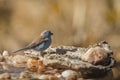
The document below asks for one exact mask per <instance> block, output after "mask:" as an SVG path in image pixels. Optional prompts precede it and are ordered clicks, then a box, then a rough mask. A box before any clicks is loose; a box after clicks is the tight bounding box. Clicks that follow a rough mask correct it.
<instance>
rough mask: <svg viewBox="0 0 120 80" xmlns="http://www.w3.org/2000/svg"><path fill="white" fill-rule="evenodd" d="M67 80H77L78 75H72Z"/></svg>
mask: <svg viewBox="0 0 120 80" xmlns="http://www.w3.org/2000/svg"><path fill="white" fill-rule="evenodd" d="M65 80H77V75H75V74H72V75H69V76H68V77H66V78H65Z"/></svg>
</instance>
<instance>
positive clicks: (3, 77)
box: [0, 73, 11, 80]
mask: <svg viewBox="0 0 120 80" xmlns="http://www.w3.org/2000/svg"><path fill="white" fill-rule="evenodd" d="M9 79H11V75H10V74H9V73H3V74H0V80H9Z"/></svg>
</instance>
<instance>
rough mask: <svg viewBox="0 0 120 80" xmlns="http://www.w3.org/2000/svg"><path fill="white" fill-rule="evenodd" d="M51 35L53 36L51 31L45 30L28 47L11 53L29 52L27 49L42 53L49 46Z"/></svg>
mask: <svg viewBox="0 0 120 80" xmlns="http://www.w3.org/2000/svg"><path fill="white" fill-rule="evenodd" d="M51 35H53V33H52V32H51V31H49V30H45V31H43V32H42V33H41V34H40V36H39V37H38V38H36V39H35V40H33V41H32V43H30V44H29V45H28V46H26V47H24V48H22V49H19V50H17V51H15V52H13V53H17V52H20V51H25V50H29V49H33V50H36V51H41V52H42V51H44V50H45V49H47V48H48V47H49V46H50V44H51V42H52V40H51Z"/></svg>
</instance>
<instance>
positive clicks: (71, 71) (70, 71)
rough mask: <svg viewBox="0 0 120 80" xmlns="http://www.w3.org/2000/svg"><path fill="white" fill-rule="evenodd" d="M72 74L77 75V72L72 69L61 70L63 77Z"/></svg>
mask: <svg viewBox="0 0 120 80" xmlns="http://www.w3.org/2000/svg"><path fill="white" fill-rule="evenodd" d="M73 75H74V76H78V73H77V72H75V71H73V70H65V71H63V72H62V76H63V77H64V78H68V77H70V76H73Z"/></svg>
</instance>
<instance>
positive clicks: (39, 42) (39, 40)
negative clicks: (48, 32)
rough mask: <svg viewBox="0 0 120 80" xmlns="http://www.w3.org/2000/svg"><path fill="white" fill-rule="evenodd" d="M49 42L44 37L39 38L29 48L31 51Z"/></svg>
mask: <svg viewBox="0 0 120 80" xmlns="http://www.w3.org/2000/svg"><path fill="white" fill-rule="evenodd" d="M46 41H48V39H47V38H44V37H42V36H41V37H39V38H36V39H35V40H33V41H32V43H30V44H29V45H28V46H27V47H28V48H29V49H30V48H34V47H36V46H38V45H40V44H41V43H44V42H46Z"/></svg>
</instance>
